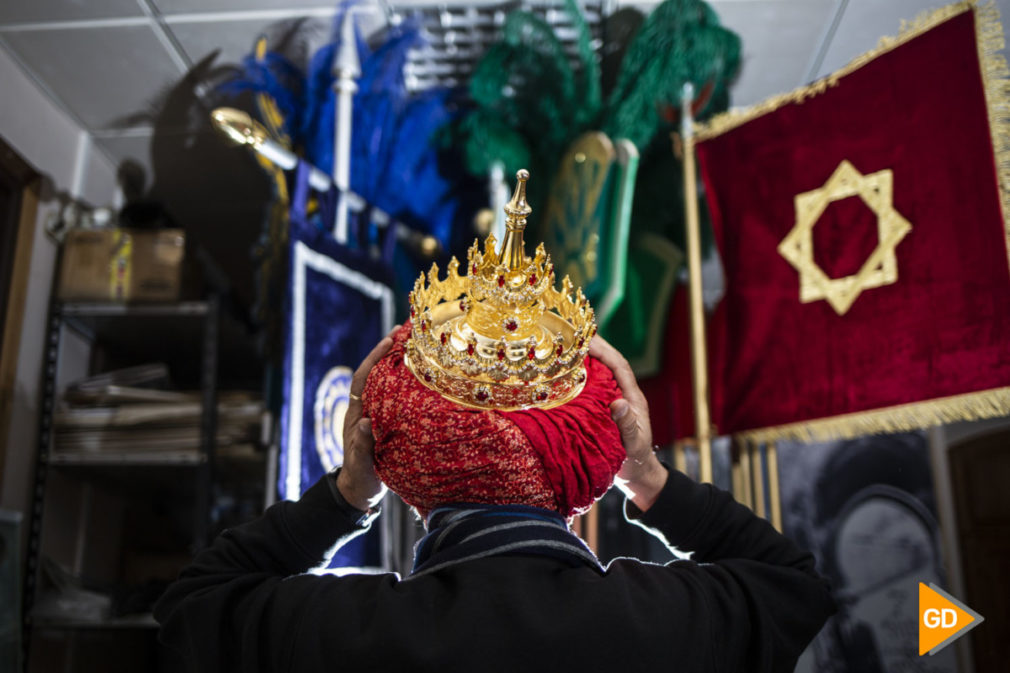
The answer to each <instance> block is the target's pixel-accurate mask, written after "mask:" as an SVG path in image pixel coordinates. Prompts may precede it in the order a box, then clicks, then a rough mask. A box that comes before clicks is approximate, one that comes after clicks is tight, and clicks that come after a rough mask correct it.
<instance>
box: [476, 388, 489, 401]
mask: <svg viewBox="0 0 1010 673" xmlns="http://www.w3.org/2000/svg"><path fill="white" fill-rule="evenodd" d="M486 399H487V391H486V390H478V391H477V401H478V402H483V401H484V400H486Z"/></svg>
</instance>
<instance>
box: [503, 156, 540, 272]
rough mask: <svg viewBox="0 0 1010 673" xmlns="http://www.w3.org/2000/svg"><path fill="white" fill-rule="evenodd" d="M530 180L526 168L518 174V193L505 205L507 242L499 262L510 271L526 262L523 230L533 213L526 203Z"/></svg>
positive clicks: (504, 243)
mask: <svg viewBox="0 0 1010 673" xmlns="http://www.w3.org/2000/svg"><path fill="white" fill-rule="evenodd" d="M529 179H530V173H529V171H527V170H526V169H525V168H523V169H520V170H519V171H518V172H517V173H516V180H517V183H516V191H515V193H514V194H513V195H512V200H511V201H509V202H508V203H506V204H505V240H504V241H503V242H502V248H501V254H500V255H498V261H499V262H500V263H502V264H504V265H505V266H507V267H508V269H509V271H517V270H518V269H520V268H522V267H523V266H524V264H525V260H526V251H525V250H524V247H525V246H524V243H523V229H525V228H526V217H527V216H528V215H529V214H530V213H532V212H533V209H532V208H530V206H529V204H528V203H526V181H527V180H529Z"/></svg>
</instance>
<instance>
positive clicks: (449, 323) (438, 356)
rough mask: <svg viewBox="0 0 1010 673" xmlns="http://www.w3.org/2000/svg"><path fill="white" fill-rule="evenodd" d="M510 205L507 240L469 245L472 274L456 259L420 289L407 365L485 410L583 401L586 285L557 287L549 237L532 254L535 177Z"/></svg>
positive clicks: (447, 393)
mask: <svg viewBox="0 0 1010 673" xmlns="http://www.w3.org/2000/svg"><path fill="white" fill-rule="evenodd" d="M516 178H517V180H518V184H517V185H516V190H515V193H514V194H513V195H512V200H511V201H509V203H508V204H506V206H505V240H504V241H503V243H502V248H501V252H497V251H496V243H497V241H495V238H494V235H490V236H488V237H487V240H486V241H485V242H484V251H483V252H480V251H479V250H478V249H477V241H476V240H475V241H474V243H473V245H472V246H471V247H470V249H469V250H468V251H467V264H466V268H465V269H464V273H465V275H460V273H459V262H458V261H457V260H456V258H455V257H453V258H452V260H450V262H449V268H448V273H447V275H446V278H445V280H439V278H438V266H437V265H435V264H432V265H431V270H429V271H428V277H427V284H426V283H425V276H424V274H423V273H422V274H421V276H420V277H419V278H418V279H417V281H416V282H415V283H414V290H413V291H412V292H411V293H410V295H409V297H408V299H409V301H410V317H411V320H412V321H413V327H412V330H411V335H410V339H409V340H408V341H407V347H406V355H405V359H406V363H407V366H408V367H409V368H410V370H411V371H412V372H413V373H414V375H415V376H416V377H417V378H418V380H419V381H421V383H423V384H424V385H426V386H427V387H429V388H431V389H432V390H435V391H436V392H438V393H440V394H441V395H443V396H444V397H446V398H448V399H450V400H452V401H454V402H457V403H459V404H462V405H464V406H468V407H475V408H479V409H499V410H512V409H526V408H530V407H539V408H544V409H547V408H550V407H554V406H558V405H560V404H564V403H565V402H567V401H569V400H571V399H573V398H574V397H576V396H577V395H578V394H579V393H580V392H581V391H582V388H583V386H584V385H585V382H586V367H585V363H584V360H585V357H586V353H587V352H588V350H589V340H590V339H591V338H592V337H593V335H594V334H595V333H596V323H595V322H594V320H593V309H592V308H591V307H590V306H589V302H587V301H586V298H585V296H584V295H583V294H582V290H581V289H579V290H578V291H577V292H576V293H575V295H574V296H573V294H572V291H573V288H572V282H571V280H570V279H569V278H568V276H565V279H564V280H563V281H562V282H561V290H560V291H558V290H556V289H555V288H554V266H553V265H552V264H551V258H550V256H549V255H547V253H546V252H545V251H544V246H543V244H542V243H541V244H540V245H538V246H537V249H536V253H535V254H534V256H533V258H532V259H531V258H529V257H527V256H526V254H525V251H524V249H523V248H524V244H523V230H524V229H525V228H526V217H527V216H528V215H529V214H530V213H531V212H532V209H531V208H530V206H529V205H528V204H527V203H526V181H527V180H529V173H528V172H527V171H525V170H521V171H519V172H518V173H516Z"/></svg>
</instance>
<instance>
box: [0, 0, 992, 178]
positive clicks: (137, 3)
mask: <svg viewBox="0 0 1010 673" xmlns="http://www.w3.org/2000/svg"><path fill="white" fill-rule="evenodd" d="M377 2H378V0H363V2H362V3H361V5H362V6H363V11H364V13H365V14H366V15H367V17H368V19H366V24H367V23H368V22H369V21H370V22H371V25H374V26H378V25H381V21H382V20H383V16H384V13H383V10H382V8H381V7H380V6H379V5H378V4H377ZM335 4H336V2H335V0H18V1H15V0H6V1H4V2H0V46H2V47H3V48H4V49H6V50H7V51H8V53H9V54H10V55H11V56H12V57H13V58H14V59H15V60H16V61H17V62H18V63H19V64H20V65H21V66H22V68H24V70H25V71H26V72H27V73H28V74H29V76H30V77H32V78H33V79H34V80H35V81H36V83H37V84H38V85H39V86H40V87H41V88H42V89H43V90H45V91H46V92H47V93H48V95H49V96H50V97H51V98H52V99H53V100H54V101H55V102H56V103H57V104H58V105H59V106H60V107H62V108H63V109H65V110H66V111H67V112H68V113H69V114H70V115H71V116H72V117H73V118H75V119H76V120H77V121H78V122H79V123H80V125H81V126H82V127H83V128H84V129H86V130H88V131H89V132H90V133H91V134H92V136H93V137H94V139H95V142H96V144H97V146H98V147H100V148H101V149H102V150H103V151H104V152H106V153H107V154H108V155H109V157H110V158H111V159H112V160H113V161H114V162H118V161H119V160H121V159H124V158H127V157H132V158H136V159H139V160H140V161H142V162H143V163H145V164H146V163H148V156H147V153H148V143H149V140H150V137H151V129H150V128H149V126H145V125H144V124H143V123H138V122H136V121H131V120H130V117H131V115H132V116H135V115H136V113H138V112H144V111H146V110H148V109H149V107H150V106H151V104H152V101H153V100H155V99H156V98H157V97H158V95H159V94H160V93H161V92H163V91H165V90H166V89H167V88H168V87H169V86H171V85H172V84H174V83H175V82H177V81H178V80H179V79H180V78H181V77H182V76H183V75H184V74H185V72H186V71H187V70H188V69H189V68H190V67H191V66H192V64H193V63H195V62H197V61H199V60H200V59H201V58H202V57H204V56H206V55H207V54H209V53H210V52H212V51H213V50H215V49H221V56H220V57H219V59H218V61H219V62H237V61H238V60H239V59H240V58H241V57H242V56H243V55H245V54H246V53H247V52H248V50H249V48H250V46H251V44H252V42H253V40H254V39H255V37H256V36H257V35H258V34H260V33H261V32H263V31H264V30H265V29H267V28H268V27H270V26H274V25H276V24H278V22H282V21H286V20H291V19H294V18H298V17H308V18H309V24H308V25H310V26H313V27H314V28H315V29H316V30H317V32H318V34H319V36H320V38H322V37H324V36H325V35H326V32H327V29H328V25H329V19H330V17H332V15H333V8H334V6H335ZM393 4H395V5H396V6H398V7H402V6H419V5H428V6H430V5H432V4H433V3H432V2H431V0H428V1H427V2H425V1H424V0H407V1H406V2H403V1H395V2H394V3H393ZM442 4H445V3H442ZM448 4H450V5H454V6H458V5H462V4H468V5H477V4H482V5H494V4H502V3H501V2H497V1H495V0H491V1H488V0H471V2H469V3H462V2H459V0H450V1H449V3H448ZM654 4H655V3H653V2H621V1H620V0H611V1H610V2H609V6H610V7H612V8H614V9H616V8H619V7H621V6H625V5H632V6H636V7H639V8H642V9H648V8H649V7H651V6H653V5H654ZM943 4H946V2H944V0H711V5H712V6H713V7H714V8H715V10H716V12H717V13H718V14H719V16H720V17H721V19H722V21H723V23H724V24H725V25H726V26H727V27H729V28H731V29H732V30H734V31H736V32H737V33H738V34H739V35H740V36H741V38H742V41H743V69H742V72H741V75H740V78H739V80H738V81H737V83H736V85H735V88H734V90H733V104H734V105H738V106H746V105H750V104H752V103H755V102H758V101H760V100H762V99H764V98H766V97H768V96H770V95H773V94H776V93H781V92H785V91H789V90H791V89H794V88H796V87H797V86H800V85H802V84H805V83H807V82H809V81H810V80H811V79H815V78H816V77H820V76H822V75H825V74H827V73H829V72H831V71H832V70H835V69H837V68H838V67H840V66H842V65H844V64H845V63H846V62H848V61H849V60H850V59H852V58H853V57H855V56H857V55H859V54H861V53H863V52H865V51H867V50H868V49H871V48H872V47H873V46H874V45H875V44H876V43H877V41H878V39H879V38H880V37H881V36H884V35H892V34H895V33H896V32H897V31H898V28H899V25H900V23H901V21H902V20H903V19H912V18H914V17H915V16H916V15H918V14H919V13H920V12H922V11H924V10H927V9H931V8H934V7H938V6H941V5H943ZM292 5H297V6H292ZM997 5H998V6H999V7H1000V9H1001V10H1003V13H1004V15H1008V14H1007V13H1008V12H1010V0H998V2H997ZM1004 25H1006V23H1004ZM0 104H2V103H0ZM2 131H3V130H2V129H0V133H2Z"/></svg>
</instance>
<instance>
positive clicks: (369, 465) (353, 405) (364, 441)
mask: <svg viewBox="0 0 1010 673" xmlns="http://www.w3.org/2000/svg"><path fill="white" fill-rule="evenodd" d="M398 329H400V326H399V325H397V326H396V327H394V328H393V331H392V332H390V333H389V334H387V335H386V337H385V338H384V339H383V340H382V341H380V342H379V343H378V345H376V347H375V348H373V349H372V352H371V353H369V354H368V355H367V356H365V359H364V360H363V361H362V363H361V366H360V367H358V369H357V371H355V372H354V376H353V377H352V378H351V399H350V400H349V401H348V402H347V413H346V414H345V415H344V465H343V467H341V468H340V474H339V475H337V488H338V489H340V495H342V496H344V500H346V501H347V503H348V504H349V505H351V506H352V507H354V508H356V509H360V510H361V511H363V512H367V511H368V510H369V509H371V508H372V507H375V506H376V505H378V504H379V501H380V500H382V496H384V495H385V494H386V486H385V484H383V483H382V482H381V481H379V478H378V477H377V476H376V475H375V437H373V436H372V421H371V420H370V419H368V418H362V417H361V415H362V411H363V407H362V404H361V393H362V392H363V391H364V390H365V379H367V378H368V372H370V371H372V367H374V366H375V363H376V362H378V361H379V360H381V359H382V357H383V356H384V355H385V354H386V352H387V351H388V350H389V348H390V346H392V345H393V338H392V337H393V334H394V333H395V332H396V330H398Z"/></svg>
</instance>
